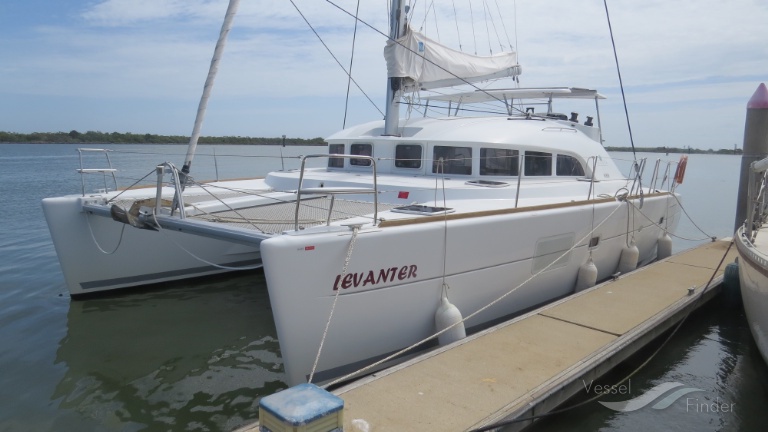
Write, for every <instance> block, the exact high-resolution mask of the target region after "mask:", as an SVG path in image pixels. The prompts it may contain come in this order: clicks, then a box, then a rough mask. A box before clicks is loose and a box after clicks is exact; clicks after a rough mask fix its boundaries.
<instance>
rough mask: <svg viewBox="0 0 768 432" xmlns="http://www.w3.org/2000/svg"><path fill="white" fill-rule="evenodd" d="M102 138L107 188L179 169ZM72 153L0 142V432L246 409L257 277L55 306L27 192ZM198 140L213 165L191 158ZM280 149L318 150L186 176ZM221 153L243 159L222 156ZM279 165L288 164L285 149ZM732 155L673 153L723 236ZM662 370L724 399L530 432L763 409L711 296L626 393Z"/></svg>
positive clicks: (691, 205) (255, 373)
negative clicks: (708, 406)
mask: <svg viewBox="0 0 768 432" xmlns="http://www.w3.org/2000/svg"><path fill="white" fill-rule="evenodd" d="M108 147H111V148H113V149H116V150H118V151H119V153H113V154H112V156H113V162H114V163H115V165H116V166H117V167H118V168H121V169H123V168H131V167H135V168H136V170H135V171H126V170H123V171H121V175H122V176H123V177H124V178H121V179H120V185H121V186H127V185H128V184H130V183H132V182H133V180H132V179H137V178H140V177H142V176H143V175H145V174H147V173H148V172H149V171H150V170H151V168H152V166H153V164H156V163H158V162H162V161H165V160H169V161H172V162H175V163H178V164H179V165H180V164H181V161H182V160H183V154H184V152H185V148H184V147H183V146H130V145H121V146H108ZM75 148H76V146H74V145H0V179H1V182H0V185H2V188H0V202H2V203H4V204H5V207H4V208H5V212H4V215H3V228H2V230H0V233H2V234H0V239H1V240H0V347H2V348H0V431H2V432H6V431H32V430H34V431H84V430H88V431H116V430H120V431H133V430H142V431H165V430H174V431H176V430H190V431H204V430H210V431H216V430H231V429H233V428H236V427H238V426H240V425H243V424H246V423H249V422H251V421H253V420H255V419H256V417H257V410H258V409H257V407H258V400H259V398H260V397H261V396H263V395H266V394H271V393H274V392H275V391H277V390H280V389H282V388H284V387H285V384H284V383H283V374H282V363H281V360H280V353H279V347H278V343H277V340H276V337H275V329H274V326H273V323H272V316H271V311H270V308H269V299H268V297H267V292H266V286H265V283H264V279H263V275H262V274H261V273H260V272H258V271H257V272H248V273H238V274H234V275H229V276H226V277H220V276H219V277H213V278H208V279H202V280H197V281H194V282H180V283H173V284H165V285H164V286H163V287H162V289H158V288H154V289H149V290H143V291H132V292H129V293H123V294H121V295H119V296H113V297H107V298H98V299H89V300H84V301H70V299H69V296H68V294H67V289H66V287H65V285H64V280H63V276H62V274H61V270H60V268H59V264H58V261H57V259H56V255H55V252H54V249H53V246H52V244H51V241H50V237H49V234H48V230H47V227H46V224H45V221H44V218H43V215H42V210H41V207H40V200H41V199H42V198H44V197H47V196H58V195H64V194H70V193H78V192H79V191H80V178H79V176H78V175H77V174H76V173H75V171H74V170H75V168H76V167H77V166H78V159H77V153H76V152H75V150H74V149H75ZM214 150H215V152H216V154H217V156H218V157H217V158H216V160H215V163H214V158H213V157H211V156H207V155H211V154H212V153H213V152H214ZM281 150H282V152H283V153H284V155H285V156H287V157H295V156H297V155H299V154H310V153H319V152H322V151H323V149H322V148H317V147H286V148H281V147H271V146H268V147H260V146H255V147H246V146H217V147H215V148H213V147H206V146H202V147H201V148H200V149H199V153H198V154H199V155H200V156H198V157H197V158H196V160H195V163H194V165H193V174H194V175H195V177H196V178H198V179H201V180H202V179H213V178H216V174H217V170H218V172H219V173H221V174H222V177H224V175H223V173H226V174H227V175H226V176H233V177H246V176H254V175H263V174H264V173H266V172H267V171H268V170H270V169H279V168H280V166H281V161H280V159H279V157H277V156H279V155H280V151H281ZM147 153H164V154H165V156H158V155H156V154H147ZM237 154H240V155H242V154H246V155H251V156H253V157H229V156H228V155H237ZM259 155H262V156H263V155H269V156H273V157H271V158H261V157H256V156H259ZM616 156H617V157H621V158H629V156H630V155H628V154H617V155H616ZM653 157H658V155H653ZM670 157H671V158H673V159H675V160H676V157H675V156H670ZM284 163H285V167H286V168H294V167H296V166H298V162H297V159H295V158H288V159H286V160H285V161H284ZM739 163H740V158H739V157H737V156H703V155H692V156H691V159H690V161H689V163H688V170H687V173H686V178H685V183H684V184H683V185H682V187H681V188H680V189H679V190H680V192H681V193H682V194H683V195H684V197H685V198H684V205H685V208H686V210H687V211H688V212H689V214H691V216H692V217H693V218H694V219H695V220H696V223H697V224H698V225H699V227H701V229H702V230H703V231H705V232H707V233H708V234H710V235H716V236H718V237H722V236H728V235H730V233H731V229H732V226H733V218H734V213H735V211H734V206H735V193H736V188H737V185H738V169H739ZM88 166H90V167H103V163H101V162H100V161H99V162H98V163H97V162H93V163H89V165H88ZM625 166H628V164H625ZM678 234H679V235H681V236H682V237H685V238H689V239H695V240H698V241H684V240H680V239H676V240H675V250H682V249H686V248H688V247H691V246H693V245H695V244H698V243H699V242H701V241H702V239H703V238H704V237H705V236H704V235H703V234H702V233H701V232H700V231H699V230H698V229H697V228H696V227H694V226H693V225H692V224H690V223H687V222H684V223H683V224H682V225H681V226H680V229H679V230H678ZM666 381H679V382H681V383H684V384H686V385H687V386H691V387H697V388H701V389H704V390H705V392H702V393H699V394H698V396H697V397H699V398H700V399H702V400H703V399H706V398H710V399H713V400H714V398H717V397H719V399H720V400H725V401H729V403H730V402H733V403H734V407H735V408H736V409H735V410H734V412H733V413H721V414H708V415H697V416H693V415H688V414H687V413H682V412H680V407H679V406H678V405H673V406H672V407H670V408H668V409H667V410H665V411H663V412H662V411H655V410H639V411H636V412H634V413H629V414H617V413H614V412H612V411H610V410H608V409H607V408H604V407H602V406H601V405H598V404H597V403H594V404H590V405H587V406H586V407H584V408H582V409H579V410H576V411H573V412H571V413H568V414H566V415H563V416H558V417H556V418H553V419H551V420H548V421H547V422H544V423H542V424H541V425H539V426H538V428H539V429H538V430H541V431H544V430H562V429H574V428H576V429H578V430H584V431H588V430H597V429H600V430H641V429H642V430H649V429H650V430H654V429H674V430H763V429H758V425H760V424H762V422H764V421H765V420H766V419H768V413H766V410H765V408H766V407H768V372H767V371H766V367H765V365H764V364H763V363H762V362H761V361H760V359H759V356H758V355H757V354H756V348H755V347H754V344H753V342H752V341H751V339H750V337H749V333H748V329H747V327H746V323H745V322H744V318H743V316H742V314H741V313H740V312H739V311H725V310H723V309H722V308H720V307H717V306H713V307H709V308H707V309H706V310H705V311H703V312H702V313H699V314H697V315H695V316H694V317H693V318H692V319H691V320H690V321H689V322H688V323H687V324H686V326H685V327H684V328H683V330H682V331H681V333H680V334H679V335H678V336H677V337H676V339H675V340H674V341H673V343H672V344H671V345H670V346H669V347H668V348H666V349H665V350H664V351H663V352H662V353H661V354H660V355H659V357H658V358H657V359H656V360H655V361H654V362H652V363H651V364H650V365H649V366H648V368H647V369H645V370H644V371H643V372H642V373H641V374H640V375H638V376H637V377H636V378H633V380H632V386H633V387H632V389H633V393H634V392H635V390H637V391H638V394H639V392H642V391H644V390H647V389H648V388H651V387H653V386H654V385H656V384H658V383H662V382H666ZM675 409H676V410H675ZM682 409H685V407H684V406H683V407H682Z"/></svg>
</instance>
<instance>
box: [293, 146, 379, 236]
mask: <svg viewBox="0 0 768 432" xmlns="http://www.w3.org/2000/svg"><path fill="white" fill-rule="evenodd" d="M332 157H333V158H344V159H365V160H369V161H371V166H372V167H373V189H366V188H327V189H326V188H307V189H304V188H302V186H303V184H304V170H305V166H306V163H307V159H310V158H311V159H315V158H332ZM376 178H377V176H376V159H374V158H373V157H371V156H364V155H348V154H337V153H333V154H327V153H324V154H313V155H306V156H303V157H302V158H301V171H300V172H299V186H298V188H297V190H296V212H295V215H294V223H293V227H294V230H295V231H298V230H299V209H300V208H301V194H302V193H305V194H324V195H331V206H330V208H329V210H328V218H327V221H326V225H330V224H331V212H332V211H333V202H334V201H335V199H336V195H337V194H364V193H372V194H373V223H374V225H375V224H376V221H377V220H378V219H379V187H378V184H377V182H376Z"/></svg>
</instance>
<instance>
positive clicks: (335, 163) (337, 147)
mask: <svg viewBox="0 0 768 432" xmlns="http://www.w3.org/2000/svg"><path fill="white" fill-rule="evenodd" d="M328 153H330V154H344V144H330V145H328ZM328 168H344V158H335V157H331V158H328Z"/></svg>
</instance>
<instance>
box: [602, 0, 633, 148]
mask: <svg viewBox="0 0 768 432" xmlns="http://www.w3.org/2000/svg"><path fill="white" fill-rule="evenodd" d="M603 5H604V6H605V18H606V19H607V20H608V32H609V33H610V34H611V46H613V58H614V60H616V73H617V74H618V75H619V87H620V88H621V100H622V102H624V116H625V117H626V118H627V130H628V132H629V143H630V144H631V145H632V156H633V157H634V158H635V159H637V153H635V140H634V138H633V137H632V125H631V124H630V123H629V110H627V97H626V96H625V95H624V82H623V81H622V79H621V68H620V67H619V56H618V54H616V41H615V40H614V39H613V27H611V16H610V15H609V14H608V0H603Z"/></svg>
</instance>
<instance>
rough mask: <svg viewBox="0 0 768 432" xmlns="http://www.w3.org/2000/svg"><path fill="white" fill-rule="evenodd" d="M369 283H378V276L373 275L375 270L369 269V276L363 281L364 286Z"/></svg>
mask: <svg viewBox="0 0 768 432" xmlns="http://www.w3.org/2000/svg"><path fill="white" fill-rule="evenodd" d="M368 284H371V285H376V278H375V277H373V270H369V271H368V276H366V277H365V280H364V281H363V286H366V285H368Z"/></svg>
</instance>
